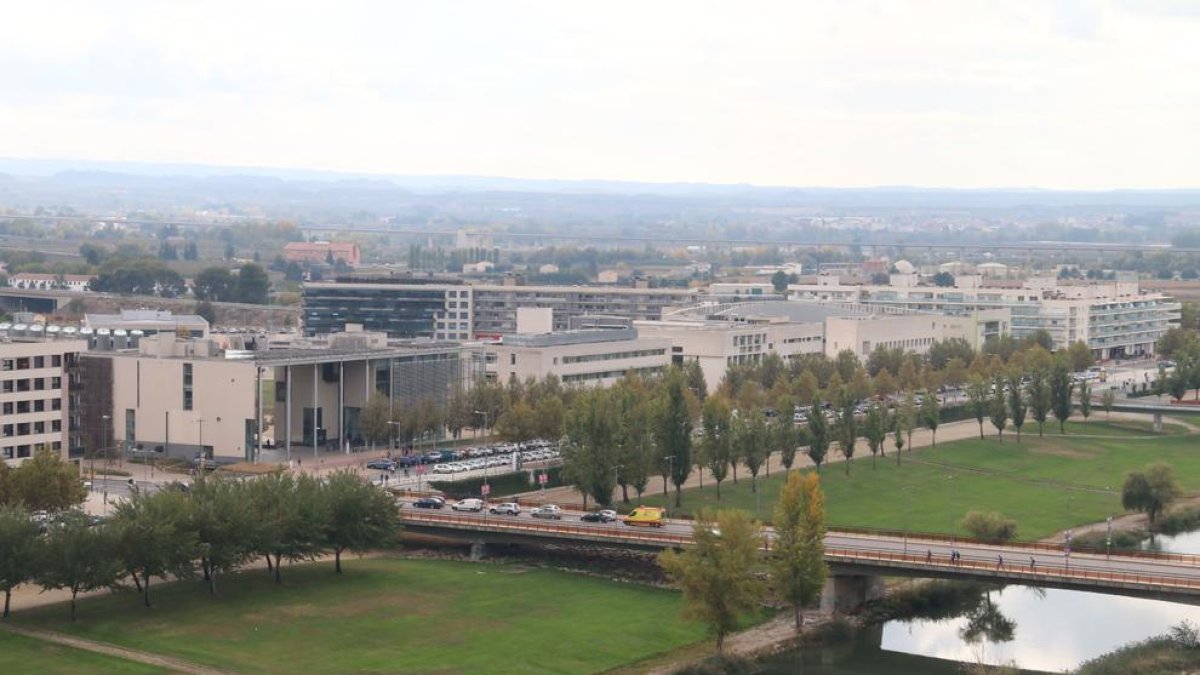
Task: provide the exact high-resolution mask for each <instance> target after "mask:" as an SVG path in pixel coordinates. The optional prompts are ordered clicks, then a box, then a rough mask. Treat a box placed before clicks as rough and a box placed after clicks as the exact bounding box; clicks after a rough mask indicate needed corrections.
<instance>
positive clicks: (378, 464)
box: [367, 459, 396, 471]
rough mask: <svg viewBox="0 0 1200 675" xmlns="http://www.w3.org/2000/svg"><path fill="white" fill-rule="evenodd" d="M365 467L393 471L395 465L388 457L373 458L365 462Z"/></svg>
mask: <svg viewBox="0 0 1200 675" xmlns="http://www.w3.org/2000/svg"><path fill="white" fill-rule="evenodd" d="M367 468H368V469H375V470H377V471H395V470H396V465H395V464H393V463H392V460H390V459H373V460H371V461H369V462H367Z"/></svg>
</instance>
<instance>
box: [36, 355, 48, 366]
mask: <svg viewBox="0 0 1200 675" xmlns="http://www.w3.org/2000/svg"><path fill="white" fill-rule="evenodd" d="M33 367H34V368H45V367H46V357H44V356H35V357H33Z"/></svg>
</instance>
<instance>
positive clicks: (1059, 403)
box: [1050, 359, 1075, 434]
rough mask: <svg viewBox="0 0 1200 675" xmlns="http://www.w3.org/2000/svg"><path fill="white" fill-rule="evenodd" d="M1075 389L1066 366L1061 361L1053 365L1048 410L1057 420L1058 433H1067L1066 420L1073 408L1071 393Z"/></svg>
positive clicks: (1073, 402)
mask: <svg viewBox="0 0 1200 675" xmlns="http://www.w3.org/2000/svg"><path fill="white" fill-rule="evenodd" d="M1074 389H1075V383H1074V382H1072V381H1071V372H1070V371H1069V370H1068V369H1067V364H1066V362H1064V361H1063V360H1062V359H1059V360H1058V362H1056V363H1055V364H1054V368H1053V369H1052V370H1051V371H1050V409H1051V411H1052V412H1053V413H1054V418H1055V419H1057V420H1058V433H1060V434H1065V433H1067V419H1068V418H1069V417H1071V412H1072V409H1073V408H1074V407H1075V401H1074V400H1073V399H1072V396H1071V394H1072V392H1073V391H1074Z"/></svg>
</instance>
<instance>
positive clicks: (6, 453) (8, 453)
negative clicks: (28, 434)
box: [0, 445, 13, 459]
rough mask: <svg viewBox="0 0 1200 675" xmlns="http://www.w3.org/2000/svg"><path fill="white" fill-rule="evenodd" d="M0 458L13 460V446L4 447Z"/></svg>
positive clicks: (0, 450)
mask: <svg viewBox="0 0 1200 675" xmlns="http://www.w3.org/2000/svg"><path fill="white" fill-rule="evenodd" d="M0 458H2V459H12V458H13V446H11V445H6V446H4V448H3V449H0Z"/></svg>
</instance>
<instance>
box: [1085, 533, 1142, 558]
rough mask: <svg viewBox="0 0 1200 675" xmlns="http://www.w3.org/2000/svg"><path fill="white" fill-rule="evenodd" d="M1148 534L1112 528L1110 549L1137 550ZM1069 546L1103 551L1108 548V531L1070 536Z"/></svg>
mask: <svg viewBox="0 0 1200 675" xmlns="http://www.w3.org/2000/svg"><path fill="white" fill-rule="evenodd" d="M1149 536H1150V535H1149V534H1147V533H1146V531H1145V530H1139V529H1134V530H1113V533H1112V550H1113V551H1114V552H1116V551H1138V550H1141V548H1142V542H1143V541H1145V539H1146V538H1147V537H1149ZM1071 548H1072V549H1073V550H1076V551H1095V552H1097V553H1104V552H1105V551H1106V550H1107V549H1108V533H1106V532H1104V531H1102V530H1096V531H1093V532H1084V533H1083V534H1077V535H1075V536H1074V537H1072V538H1071Z"/></svg>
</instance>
